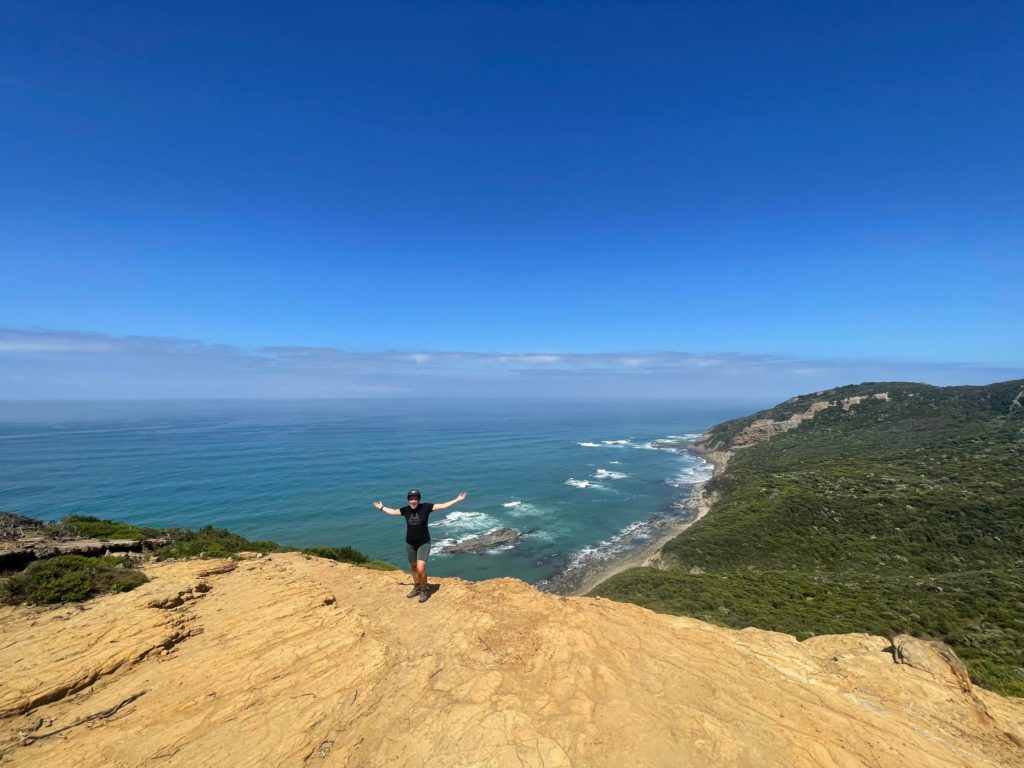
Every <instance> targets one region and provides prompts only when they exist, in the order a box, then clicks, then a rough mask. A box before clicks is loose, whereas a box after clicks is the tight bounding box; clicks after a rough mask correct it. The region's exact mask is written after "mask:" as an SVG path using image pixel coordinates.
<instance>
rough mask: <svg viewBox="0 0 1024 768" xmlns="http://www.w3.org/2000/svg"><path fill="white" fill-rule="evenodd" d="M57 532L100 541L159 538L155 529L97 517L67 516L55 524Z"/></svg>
mask: <svg viewBox="0 0 1024 768" xmlns="http://www.w3.org/2000/svg"><path fill="white" fill-rule="evenodd" d="M56 527H57V530H58V531H59V533H60V535H61V536H62V537H63V536H80V537H82V538H89V539H100V540H102V541H106V540H108V539H132V540H134V541H139V540H141V539H147V538H151V537H154V536H159V535H160V531H159V530H158V529H156V528H142V527H139V526H137V525H129V524H128V523H118V522H115V521H113V520H101V519H100V518H98V517H89V516H85V515H69V516H67V517H65V518H63V519H62V520H61V521H60V523H59V524H57V526H56Z"/></svg>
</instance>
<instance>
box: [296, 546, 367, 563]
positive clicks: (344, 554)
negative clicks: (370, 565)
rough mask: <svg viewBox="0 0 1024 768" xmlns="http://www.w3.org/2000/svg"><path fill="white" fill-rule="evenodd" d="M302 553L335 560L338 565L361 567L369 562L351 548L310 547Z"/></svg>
mask: <svg viewBox="0 0 1024 768" xmlns="http://www.w3.org/2000/svg"><path fill="white" fill-rule="evenodd" d="M302 551H303V552H305V553H306V554H307V555H314V556H316V557H325V558H327V559H328V560H337V561H338V562H339V563H353V564H355V565H363V564H365V563H367V562H369V560H370V558H368V557H367V556H366V555H364V554H363V553H362V552H360V551H359V550H358V549H353V548H352V547H310V548H309V549H304V550H302Z"/></svg>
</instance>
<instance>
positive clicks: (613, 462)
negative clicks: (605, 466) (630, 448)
mask: <svg viewBox="0 0 1024 768" xmlns="http://www.w3.org/2000/svg"><path fill="white" fill-rule="evenodd" d="M608 463H609V464H621V463H622V462H621V461H609V462H608Z"/></svg>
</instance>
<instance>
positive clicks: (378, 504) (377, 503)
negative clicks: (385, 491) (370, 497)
mask: <svg viewBox="0 0 1024 768" xmlns="http://www.w3.org/2000/svg"><path fill="white" fill-rule="evenodd" d="M373 506H375V507H376V508H377V509H384V502H383V501H375V502H373Z"/></svg>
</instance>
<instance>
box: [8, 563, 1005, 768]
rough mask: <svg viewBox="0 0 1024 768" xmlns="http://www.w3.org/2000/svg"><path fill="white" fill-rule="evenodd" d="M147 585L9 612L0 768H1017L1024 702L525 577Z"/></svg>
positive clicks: (919, 665) (163, 573)
mask: <svg viewBox="0 0 1024 768" xmlns="http://www.w3.org/2000/svg"><path fill="white" fill-rule="evenodd" d="M144 570H145V573H146V575H147V576H148V577H149V579H150V581H149V582H148V583H146V584H143V585H142V586H140V587H138V588H136V589H135V590H134V591H132V592H127V593H124V594H117V595H108V596H104V597H101V598H97V599H94V600H92V601H90V602H89V603H88V607H87V609H86V610H81V609H80V608H79V607H77V606H64V607H61V608H55V609H46V610H43V609H39V608H30V607H25V606H0V637H2V638H3V643H2V644H0V669H2V670H3V675H0V764H2V765H4V766H8V765H10V766H38V765H48V766H75V768H90V767H91V766H109V765H119V766H142V765H162V766H188V767H189V768H191V767H192V766H210V765H272V766H296V767H297V768H298V767H299V766H303V767H305V766H351V767H352V768H376V767H377V766H389V768H392V767H394V768H401V767H402V766H415V767H416V768H422V766H425V765H430V766H435V765H436V766H496V767H497V768H502V767H503V766H514V767H515V768H521V767H522V766H531V767H532V768H569V767H570V766H577V767H579V766H587V767H588V768H591V767H592V768H621V766H625V765H634V766H645V768H661V767H664V768H669V767H671V768H678V766H690V765H693V766H702V767H704V768H716V767H724V766H738V767H749V768H755V767H756V768H783V767H785V768H811V767H812V766H813V767H814V768H825V767H826V766H829V767H830V766H873V767H874V768H890V767H891V768H897V767H898V768H905V767H906V766H914V768H929V767H930V766H934V767H935V768H939V766H942V768H981V767H982V766H990V767H992V768H995V767H996V766H999V767H1001V768H1006V767H1011V766H1024V751H1022V749H1021V746H1020V744H1021V743H1022V742H1021V733H1022V731H1024V701H1022V700H1020V699H1012V698H1006V697H1002V696H999V695H997V694H993V693H990V692H989V691H986V690H983V689H980V688H977V687H974V688H973V689H968V690H964V686H963V684H962V681H961V679H960V676H959V674H958V673H957V672H956V671H955V670H953V669H951V668H950V666H949V663H948V660H946V659H945V657H944V655H943V652H942V650H941V649H936V648H934V647H933V646H931V645H928V644H919V641H915V640H914V639H913V638H903V637H899V638H896V642H895V646H896V647H893V646H894V643H893V642H892V641H890V640H888V639H886V638H883V637H875V636H871V635H864V634H858V635H830V636H823V637H814V638H811V639H809V640H805V641H804V642H797V640H796V639H795V638H793V637H791V636H789V635H783V634H780V633H776V632H764V631H761V630H755V629H746V630H740V631H737V630H729V629H723V628H720V627H716V626H712V625H710V624H705V623H703V622H700V621H697V620H695V619H687V618H682V617H674V616H666V615H661V614H656V613H652V612H650V611H648V610H645V609H643V608H639V607H637V606H634V605H627V604H624V603H616V602H612V601H610V600H604V599H599V598H562V597H557V596H553V595H547V594H544V593H541V592H539V591H538V590H536V589H534V588H533V587H530V586H529V585H527V584H524V583H523V582H521V581H516V580H515V579H494V580H491V581H483V582H477V583H471V582H465V581H462V580H460V579H439V580H435V579H431V581H432V583H433V584H434V586H436V587H437V589H436V591H435V592H434V593H433V595H432V596H431V599H430V600H428V601H427V602H426V603H422V604H421V603H418V602H416V601H410V600H406V598H405V595H406V593H407V592H408V590H409V577H408V576H407V575H405V574H401V573H398V572H380V571H371V570H366V569H362V568H358V567H355V566H350V565H346V564H342V563H334V562H332V561H329V560H324V559H321V558H316V557H309V558H307V557H306V556H304V555H302V554H300V553H289V554H279V553H275V554H273V555H270V556H267V557H263V558H260V559H253V560H245V561H243V562H241V563H239V564H238V565H237V567H232V566H231V564H230V563H229V562H227V561H222V560H221V561H216V560H215V561H210V560H206V561H202V560H186V561H176V562H164V563H150V564H147V565H145V566H144ZM897 658H898V660H899V662H900V663H896V661H897ZM410 723H414V724H415V727H414V728H411V727H410Z"/></svg>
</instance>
